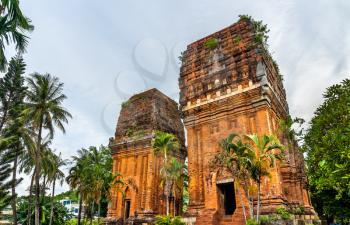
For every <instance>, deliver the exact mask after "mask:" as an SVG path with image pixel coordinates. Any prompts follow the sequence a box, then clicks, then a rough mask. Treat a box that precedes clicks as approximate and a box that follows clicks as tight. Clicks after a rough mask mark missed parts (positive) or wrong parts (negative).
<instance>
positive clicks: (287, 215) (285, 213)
mask: <svg viewBox="0 0 350 225" xmlns="http://www.w3.org/2000/svg"><path fill="white" fill-rule="evenodd" d="M276 213H277V215H279V216H280V217H281V219H282V220H290V219H291V215H290V213H289V212H288V211H287V210H286V209H285V208H277V209H276Z"/></svg>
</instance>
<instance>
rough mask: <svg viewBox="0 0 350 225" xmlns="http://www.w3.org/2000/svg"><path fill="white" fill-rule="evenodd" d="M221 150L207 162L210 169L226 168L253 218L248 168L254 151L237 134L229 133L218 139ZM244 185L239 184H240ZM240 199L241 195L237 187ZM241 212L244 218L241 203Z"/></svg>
mask: <svg viewBox="0 0 350 225" xmlns="http://www.w3.org/2000/svg"><path fill="white" fill-rule="evenodd" d="M220 147H221V151H220V152H219V153H217V154H216V155H215V156H214V158H213V160H212V161H211V162H210V163H209V169H210V171H212V172H214V171H216V170H218V169H221V170H227V171H228V172H230V173H231V174H232V176H233V177H234V178H235V184H236V186H242V188H243V190H244V193H245V196H246V198H247V199H248V201H249V212H250V217H251V218H253V217H254V215H253V208H254V206H253V198H252V197H251V195H250V191H249V187H250V186H249V180H250V176H249V173H250V168H251V162H252V160H253V158H254V151H253V150H251V148H249V146H248V145H247V144H245V143H243V141H242V138H241V137H240V136H238V135H237V134H230V135H229V136H228V137H227V138H225V139H223V140H221V141H220ZM242 183H243V184H244V185H241V184H242ZM237 191H238V194H239V198H240V201H241V202H242V201H243V200H242V196H241V193H240V192H239V189H237ZM243 213H244V217H245V218H246V212H245V207H244V204H243Z"/></svg>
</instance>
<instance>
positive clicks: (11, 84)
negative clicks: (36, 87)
mask: <svg viewBox="0 0 350 225" xmlns="http://www.w3.org/2000/svg"><path fill="white" fill-rule="evenodd" d="M25 66H26V65H25V63H24V61H23V58H22V57H21V56H19V55H17V56H16V57H13V58H12V59H11V61H10V64H9V68H8V71H7V73H6V74H5V76H4V77H3V78H1V79H0V102H1V107H0V112H1V119H0V134H1V135H2V136H3V137H4V138H11V140H12V141H11V142H10V143H8V145H7V146H6V152H5V153H4V155H3V157H2V159H3V160H5V161H7V162H8V163H11V164H12V171H11V172H12V178H11V189H12V190H11V196H12V204H11V206H12V211H13V221H14V224H15V225H16V224H17V222H16V186H17V184H18V183H19V182H20V181H21V179H17V167H18V159H19V157H20V156H21V154H23V152H24V145H25V144H29V140H31V139H30V138H29V136H28V134H27V132H26V129H25V127H24V126H25V123H24V119H23V117H22V115H21V114H22V110H23V99H24V97H25V91H26V87H25V86H24V77H23V74H24V71H25ZM5 156H6V157H5Z"/></svg>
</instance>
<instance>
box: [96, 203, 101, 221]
mask: <svg viewBox="0 0 350 225" xmlns="http://www.w3.org/2000/svg"><path fill="white" fill-rule="evenodd" d="M100 213H101V201H99V202H98V214H97V224H100Z"/></svg>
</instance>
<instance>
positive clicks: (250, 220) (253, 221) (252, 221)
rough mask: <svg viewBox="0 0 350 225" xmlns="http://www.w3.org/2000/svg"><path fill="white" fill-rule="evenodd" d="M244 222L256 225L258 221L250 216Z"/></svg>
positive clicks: (248, 224) (247, 224)
mask: <svg viewBox="0 0 350 225" xmlns="http://www.w3.org/2000/svg"><path fill="white" fill-rule="evenodd" d="M245 224H246V225H258V222H257V221H256V220H255V219H254V218H251V219H248V220H247V222H246V223H245Z"/></svg>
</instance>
